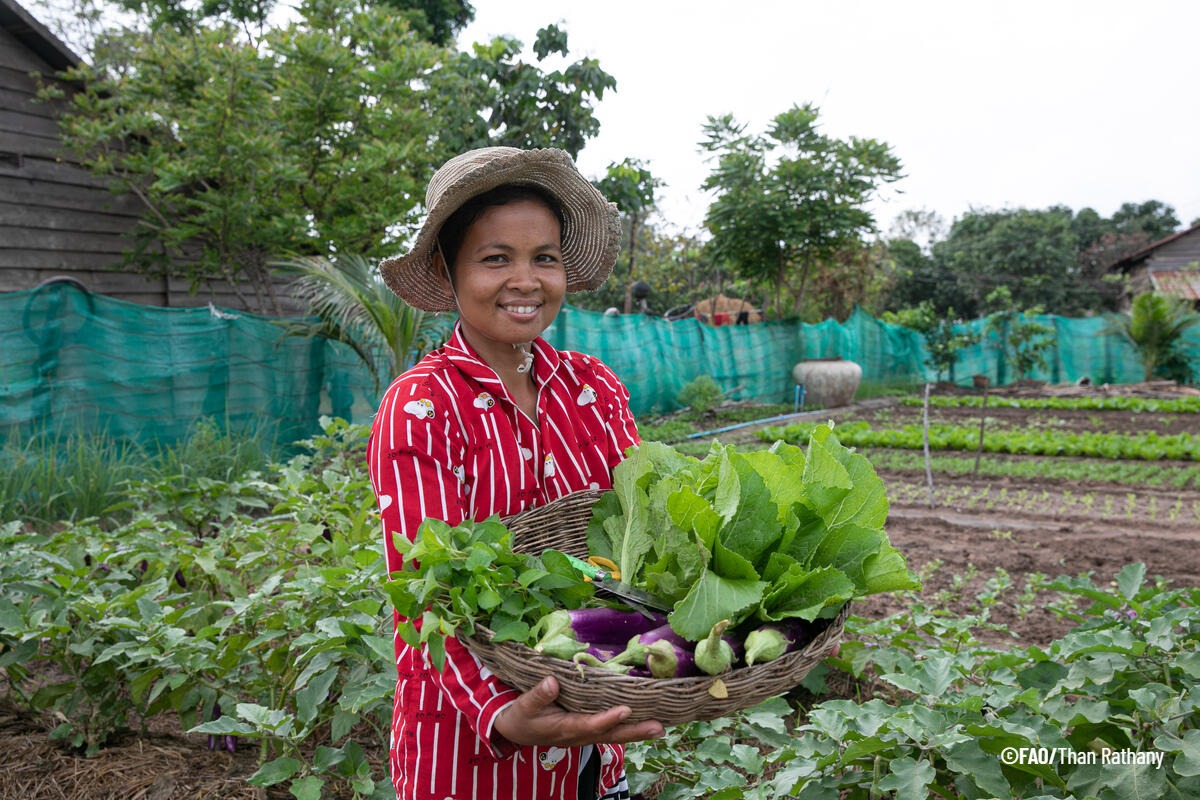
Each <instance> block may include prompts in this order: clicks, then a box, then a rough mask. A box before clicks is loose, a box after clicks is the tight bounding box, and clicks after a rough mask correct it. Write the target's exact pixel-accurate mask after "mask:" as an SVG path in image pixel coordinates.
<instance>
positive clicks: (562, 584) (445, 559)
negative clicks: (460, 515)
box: [385, 517, 594, 669]
mask: <svg viewBox="0 0 1200 800" xmlns="http://www.w3.org/2000/svg"><path fill="white" fill-rule="evenodd" d="M511 537H512V533H511V532H510V531H509V530H508V528H507V527H505V526H504V525H503V524H502V523H501V522H500V521H499V519H498V518H496V517H490V518H488V519H486V520H483V521H482V522H474V521H471V520H467V521H466V522H463V523H461V524H459V525H456V526H450V525H447V524H446V523H445V522H442V521H441V520H437V519H427V520H425V521H424V522H423V523H421V527H420V528H419V529H418V530H417V536H416V539H415V540H414V541H412V542H410V541H408V539H406V538H405V537H404V536H402V535H399V534H397V535H396V537H395V542H396V549H397V550H399V551H400V554H401V555H403V556H404V566H403V567H402V568H401V569H400V570H398V571H396V572H393V573H392V575H391V578H390V580H389V581H388V583H387V585H386V587H385V588H386V590H387V593H388V596H389V597H390V598H391V600H392V604H393V605H394V606H395V608H396V611H398V612H399V613H400V615H401V617H403V619H402V620H401V622H400V623H399V625H398V627H397V630H398V631H399V634H400V636H401V637H402V638H403V639H404V641H405V642H407V643H408V644H410V645H412V646H414V647H416V646H420V645H426V646H428V648H429V654H430V659H431V660H432V661H433V663H434V665H435V666H436V667H437V668H438V669H441V668H442V665H443V664H444V663H445V657H446V651H445V641H446V638H447V637H451V636H455V635H457V634H458V633H460V632H461V633H463V634H465V635H468V636H470V635H471V634H473V633H474V632H475V625H476V624H487V626H488V627H489V628H491V630H492V631H493V632H494V633H495V634H496V635H495V637H494V640H495V641H516V642H522V643H528V644H531V645H536V643H537V642H538V641H539V638H540V637H541V636H543V635H545V633H546V630H545V629H546V627H547V626H548V625H550V624H551V623H550V622H547V621H543V620H544V619H545V618H546V617H547V616H548V615H549V614H550V613H551V612H553V611H554V610H555V609H562V608H579V606H580V605H582V604H583V603H584V602H586V601H587V600H588V599H589V598H590V597H591V596H592V594H593V592H594V590H593V588H592V587H591V585H590V584H588V583H586V582H584V581H581V580H580V578H579V573H578V572H577V571H576V570H575V568H574V567H573V566H572V565H571V562H570V561H569V560H568V559H567V557H566V556H565V555H564V554H562V553H560V552H558V551H557V550H547V551H545V552H544V553H542V555H541V557H540V558H539V557H537V556H534V555H530V554H526V553H516V552H513V550H512V545H511ZM416 620H420V622H421V624H420V626H419V627H418V626H417V625H416V622H415V621H416Z"/></svg>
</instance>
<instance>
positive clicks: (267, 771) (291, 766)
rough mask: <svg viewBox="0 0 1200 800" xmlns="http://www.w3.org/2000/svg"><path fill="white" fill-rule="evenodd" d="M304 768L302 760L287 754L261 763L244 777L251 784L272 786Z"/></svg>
mask: <svg viewBox="0 0 1200 800" xmlns="http://www.w3.org/2000/svg"><path fill="white" fill-rule="evenodd" d="M303 768H304V762H302V761H300V760H299V759H296V758H291V757H289V756H282V757H280V758H277V759H275V760H273V761H268V762H267V763H265V764H263V765H262V766H261V767H259V768H258V770H257V771H256V772H255V773H254V774H253V775H251V776H250V777H249V778H247V779H246V783H248V784H250V785H251V786H274V785H275V784H277V783H283V782H284V781H286V780H287V779H288V778H290V777H292V776H293V775H295V774H296V773H297V772H299V771H300V770H301V769H303Z"/></svg>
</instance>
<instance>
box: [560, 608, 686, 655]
mask: <svg viewBox="0 0 1200 800" xmlns="http://www.w3.org/2000/svg"><path fill="white" fill-rule="evenodd" d="M567 614H568V615H569V616H570V618H571V630H572V631H574V632H575V638H576V639H577V640H579V641H580V642H585V643H587V644H618V645H621V646H625V645H627V644H628V642H629V640H630V639H631V638H632V637H634V636H637V635H638V634H641V633H645V632H647V631H650V630H653V629H655V628H657V627H659V626H661V625H665V624H667V618H666V616H665V615H663V614H658V613H656V612H651V617H646V616H645V615H643V614H641V613H640V612H637V611H619V610H617V609H615V608H577V609H574V610H572V611H568V612H567Z"/></svg>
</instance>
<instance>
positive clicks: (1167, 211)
mask: <svg viewBox="0 0 1200 800" xmlns="http://www.w3.org/2000/svg"><path fill="white" fill-rule="evenodd" d="M1112 224H1113V228H1114V229H1115V230H1116V232H1117V233H1134V234H1137V233H1140V234H1141V235H1142V236H1144V237H1145V238H1146V240H1147V241H1149V242H1156V241H1158V240H1159V239H1163V238H1165V237H1167V236H1170V235H1171V234H1172V233H1174V232H1175V229H1176V228H1178V227H1179V218H1178V217H1176V216H1175V209H1174V208H1172V207H1171V206H1169V205H1167V204H1166V203H1163V202H1160V201H1158V200H1147V201H1146V202H1144V203H1122V204H1121V207H1120V208H1118V209H1117V210H1116V211H1115V212H1113V215H1112Z"/></svg>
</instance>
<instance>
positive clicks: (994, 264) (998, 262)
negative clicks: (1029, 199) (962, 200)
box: [933, 209, 1091, 316]
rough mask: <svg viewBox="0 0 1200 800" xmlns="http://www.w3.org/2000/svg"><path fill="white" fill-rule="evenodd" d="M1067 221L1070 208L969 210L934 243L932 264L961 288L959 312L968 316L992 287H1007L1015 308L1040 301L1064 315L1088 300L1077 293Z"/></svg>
mask: <svg viewBox="0 0 1200 800" xmlns="http://www.w3.org/2000/svg"><path fill="white" fill-rule="evenodd" d="M1070 222H1071V218H1070V212H1069V211H1067V212H1066V213H1063V211H1062V210H1060V209H1049V210H1046V211H1033V210H1029V209H1013V210H1008V211H972V212H970V213H968V214H964V215H963V216H962V217H961V218H960V219H957V220H955V222H954V224H953V225H952V226H951V228H950V234H949V235H948V236H947V238H946V239H945V240H944V241H942V242H939V243H938V244H936V245H934V247H933V258H934V263H935V265H936V267H937V269H938V271H939V272H941V273H942V274H944V275H946V276H948V277H951V279H952V280H954V281H955V282H957V284H958V285H959V287H961V289H962V292H963V295H964V302H965V304H964V305H963V306H962V308H961V310H962V311H963V312H964V313H965V314H967V315H968V316H975V315H977V314H979V313H981V312H982V311H983V309H984V307H985V306H986V302H985V300H986V298H987V297H988V295H989V294H991V293H992V292H993V291H994V290H995V289H996V288H998V287H1007V288H1008V289H1009V291H1010V292H1011V293H1012V300H1013V302H1014V303H1015V304H1016V305H1017V306H1022V307H1025V306H1032V305H1035V304H1039V303H1040V304H1042V305H1043V306H1044V307H1046V308H1048V309H1050V310H1051V311H1052V312H1054V313H1060V314H1061V313H1070V312H1071V311H1074V310H1078V309H1081V308H1086V307H1087V306H1088V304H1089V303H1090V301H1091V295H1090V294H1089V295H1087V296H1085V297H1080V296H1079V294H1078V286H1077V283H1076V281H1075V268H1076V239H1075V235H1074V234H1073V233H1072V231H1071V225H1070Z"/></svg>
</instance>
